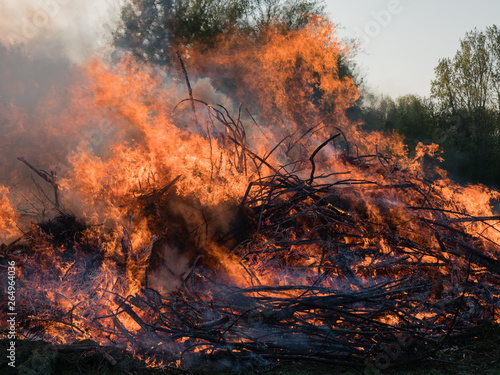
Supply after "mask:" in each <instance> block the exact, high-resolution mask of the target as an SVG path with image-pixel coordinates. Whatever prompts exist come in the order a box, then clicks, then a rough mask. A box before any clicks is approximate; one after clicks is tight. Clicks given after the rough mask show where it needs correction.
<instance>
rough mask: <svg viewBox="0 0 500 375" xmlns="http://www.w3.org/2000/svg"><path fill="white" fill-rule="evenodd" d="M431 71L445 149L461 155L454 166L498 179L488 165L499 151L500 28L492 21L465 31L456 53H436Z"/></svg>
mask: <svg viewBox="0 0 500 375" xmlns="http://www.w3.org/2000/svg"><path fill="white" fill-rule="evenodd" d="M435 72H436V79H435V80H434V81H432V88H431V95H432V98H433V99H434V100H436V102H437V103H438V106H439V107H438V109H439V111H440V116H441V120H440V121H439V123H438V127H439V128H440V133H441V135H443V136H444V139H445V150H446V148H447V149H448V152H450V151H452V150H453V153H454V155H455V156H456V158H457V159H461V160H462V162H461V163H459V164H457V166H456V169H457V171H458V172H459V173H460V174H463V175H466V176H469V177H470V179H471V180H474V181H482V182H487V183H495V184H500V173H499V172H498V171H497V169H496V168H494V167H492V165H495V164H496V163H497V162H498V158H499V157H500V121H499V119H500V113H499V109H500V31H499V30H498V28H497V27H496V26H492V27H488V28H487V29H486V31H484V32H483V31H478V30H476V29H475V30H473V31H471V32H468V33H467V34H466V35H465V38H464V39H463V40H461V41H460V49H459V50H458V51H457V53H456V54H455V56H454V57H453V58H452V59H451V58H445V59H441V60H440V61H439V64H438V66H437V67H436V69H435ZM450 119H452V120H453V121H449V120H450ZM450 123H453V125H452V126H450Z"/></svg>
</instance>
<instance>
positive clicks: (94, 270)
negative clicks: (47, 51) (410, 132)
mask: <svg viewBox="0 0 500 375" xmlns="http://www.w3.org/2000/svg"><path fill="white" fill-rule="evenodd" d="M334 36H335V33H334V30H333V28H332V26H331V25H330V24H328V23H326V22H324V21H321V20H314V21H313V22H312V23H311V24H310V25H309V26H308V27H306V28H305V29H303V30H298V31H294V32H292V33H290V35H287V36H284V35H281V34H280V33H278V32H275V33H273V32H270V33H269V35H268V36H267V37H266V38H263V39H264V40H263V41H261V42H260V43H259V44H258V45H256V46H254V47H253V48H248V46H247V45H244V44H243V43H242V42H241V40H240V39H238V38H235V39H231V40H230V41H229V42H227V44H221V45H220V47H219V49H218V50H217V51H216V52H210V53H206V52H203V53H202V52H200V53H199V54H196V53H195V52H194V51H190V52H189V54H187V53H186V51H180V52H179V67H178V69H177V70H174V71H164V70H161V69H159V68H155V67H151V66H138V65H137V64H136V63H135V62H134V60H133V59H132V58H130V57H127V56H123V58H122V59H121V60H120V61H119V62H114V63H113V64H110V63H106V62H104V61H98V60H92V61H90V62H88V63H86V64H85V65H84V66H81V67H80V68H79V69H80V72H79V75H80V76H83V77H85V78H84V79H81V78H80V79H79V80H77V83H75V84H74V85H73V87H71V89H70V95H69V97H70V98H71V103H70V104H69V105H68V106H67V107H66V108H65V109H64V111H61V112H58V113H57V115H56V114H55V113H51V114H50V116H49V118H48V120H50V121H54V122H56V123H57V124H58V127H57V130H56V129H55V128H54V132H53V133H51V137H52V139H49V145H50V142H51V141H53V140H54V139H64V136H65V134H66V136H68V135H69V134H82V133H83V134H86V135H88V137H87V138H86V139H84V140H83V141H80V142H76V143H75V144H72V145H70V147H69V148H70V150H68V152H67V153H66V154H64V153H63V154H64V159H61V152H59V151H60V150H59V151H54V152H51V151H49V150H48V149H47V153H46V154H38V155H35V156H32V157H31V158H30V156H29V155H21V154H20V155H12V158H13V160H15V163H17V164H16V167H15V170H16V171H22V172H19V173H29V175H30V176H31V178H32V184H31V189H32V192H31V193H29V192H26V191H22V192H16V191H15V190H14V189H13V187H12V186H7V185H6V186H3V187H1V189H0V204H1V206H0V211H1V213H2V214H1V219H0V228H1V232H2V240H3V242H5V244H3V245H2V247H1V262H2V265H3V266H4V267H5V268H6V269H7V268H8V267H9V266H10V265H11V264H15V270H16V289H15V290H16V293H15V307H14V309H13V311H15V313H16V315H15V317H16V318H15V319H16V330H15V333H16V339H22V340H33V341H36V340H45V341H49V342H52V343H54V344H55V345H60V346H63V345H69V344H71V343H74V342H78V341H82V340H89V341H87V342H88V343H89V344H87V346H90V347H93V348H94V349H96V350H97V349H99V350H100V352H101V353H103V355H104V356H105V358H106V359H108V360H109V361H110V362H113V361H114V359H113V357H112V356H111V355H110V354H109V351H110V350H111V349H112V348H120V349H123V350H127V351H128V352H130V353H133V354H134V355H135V356H137V357H138V358H140V359H142V360H144V361H145V362H146V363H148V365H150V366H157V367H160V366H172V367H179V368H188V369H198V368H206V367H207V366H208V365H209V364H211V365H214V366H216V365H217V366H219V365H220V366H230V368H233V369H234V368H236V367H235V366H239V367H238V368H242V369H243V368H254V369H258V370H263V369H268V368H271V367H273V366H275V365H276V364H277V363H279V362H283V361H286V360H304V361H315V362H320V363H330V364H339V365H346V366H354V367H356V366H357V367H359V366H361V367H364V368H371V367H377V368H386V367H388V366H390V365H395V364H399V363H405V362H408V361H415V360H419V359H421V358H425V357H427V356H429V355H432V353H435V351H436V350H439V349H440V348H442V347H443V346H445V345H447V344H448V343H449V342H452V341H453V340H454V339H456V338H460V337H466V336H467V335H468V334H469V332H471V329H473V328H474V327H477V326H478V325H479V324H481V323H482V322H484V321H493V322H497V323H498V322H500V317H499V313H498V311H497V310H498V307H499V296H500V287H499V286H498V279H499V277H500V260H499V254H500V248H499V244H500V231H499V228H500V227H499V224H498V222H499V220H500V216H498V215H495V214H494V213H493V211H492V204H493V203H494V202H495V201H496V200H498V199H499V198H500V196H499V194H498V192H496V191H493V190H490V189H488V188H487V187H485V186H481V185H469V186H461V185H459V184H457V183H455V182H453V181H452V180H450V179H449V178H448V177H447V174H446V172H445V171H443V170H442V169H440V168H439V147H438V146H437V145H434V144H431V145H424V144H419V145H418V146H417V148H416V149H415V150H408V149H407V148H406V147H405V146H404V143H403V140H402V139H401V137H399V136H398V135H397V134H385V133H380V132H368V131H364V130H362V124H358V123H355V122H352V121H350V120H349V119H348V118H347V117H346V115H345V110H346V109H347V108H349V107H350V106H352V105H353V104H354V103H355V101H356V100H357V99H358V97H359V93H358V92H357V90H356V87H355V85H354V84H353V82H352V79H350V78H346V77H343V78H342V77H339V76H338V71H337V61H338V58H339V56H340V55H344V54H346V53H348V51H347V48H346V47H345V46H344V45H343V44H342V43H341V42H340V41H339V40H337V39H336V38H335V37H334ZM181 63H182V65H181ZM229 83H231V84H229ZM186 87H188V89H186ZM228 87H231V88H233V89H234V91H233V92H231V95H229V94H228V92H227V90H228ZM224 90H226V91H224ZM248 93H251V95H248ZM245 100H246V102H245ZM325 113H326V115H325ZM46 115H47V114H46ZM61 134H62V135H61ZM49 138H50V137H49ZM33 158H35V160H33ZM7 290H8V288H7V285H6V287H5V289H4V293H7ZM2 298H4V300H6V299H7V295H4V296H3V297H2ZM8 313H9V311H7V310H5V309H4V310H2V311H1V313H0V314H2V315H1V318H2V319H3V320H4V321H7V319H8V318H9V316H10V315H8ZM9 333H10V331H5V332H4V335H5V337H7V336H8V335H9Z"/></svg>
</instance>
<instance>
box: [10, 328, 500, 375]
mask: <svg viewBox="0 0 500 375" xmlns="http://www.w3.org/2000/svg"><path fill="white" fill-rule="evenodd" d="M89 344H95V343H92V342H90V341H87V342H85V341H83V342H78V343H75V344H73V345H67V346H64V347H56V346H53V345H51V344H49V343H45V342H41V341H28V340H20V341H18V342H17V344H16V368H15V369H14V368H12V367H10V366H8V359H7V355H6V354H5V355H2V356H1V357H0V373H1V374H5V375H9V374H20V375H59V374H61V375H67V374H81V375H86V374H89V375H90V374H92V375H97V374H99V375H100V374H102V375H122V374H126V375H132V374H133V375H159V374H167V375H179V374H192V373H201V374H221V375H237V374H257V373H256V372H252V371H250V369H248V368H247V369H244V368H242V369H241V370H240V371H239V372H236V371H229V370H227V368H228V366H226V367H225V370H224V369H223V368H221V367H220V366H218V369H217V368H216V367H210V368H208V367H207V366H205V367H204V368H202V369H200V370H198V371H195V372H190V371H185V370H176V369H170V368H169V369H159V368H157V369H152V368H147V367H146V366H145V365H144V363H142V362H141V361H138V360H136V359H134V358H133V357H132V356H131V355H130V354H128V353H126V352H123V351H122V350H118V349H113V350H107V351H106V353H109V355H106V354H105V352H104V351H103V350H99V348H95V347H93V346H95V345H89ZM7 347H8V342H7V340H2V341H0V350H1V352H2V353H7ZM228 363H229V362H228ZM229 365H231V364H230V363H229ZM233 368H234V366H233ZM266 374H269V375H326V374H340V375H355V374H372V375H377V374H390V375H423V374H425V375H469V374H480V375H500V325H498V324H492V323H484V324H482V325H481V326H480V327H478V329H477V330H475V331H474V332H473V333H471V335H470V336H468V337H461V338H456V339H454V340H452V341H450V343H449V345H446V346H444V347H443V348H442V349H440V350H438V351H436V352H435V353H434V354H433V355H432V356H431V357H430V358H428V359H426V360H423V361H418V362H412V363H407V364H404V365H400V366H398V367H394V368H388V369H385V370H379V369H376V368H375V369H368V368H366V367H363V366H361V367H360V368H359V369H348V368H340V367H337V366H335V365H328V364H317V363H311V362H307V363H306V362H285V363H283V364H280V365H279V366H277V367H275V368H273V369H270V370H269V371H267V372H266Z"/></svg>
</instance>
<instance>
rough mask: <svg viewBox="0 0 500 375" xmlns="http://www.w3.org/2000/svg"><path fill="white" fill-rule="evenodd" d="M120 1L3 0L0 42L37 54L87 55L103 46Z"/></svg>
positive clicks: (74, 58) (117, 15) (75, 58)
mask: <svg viewBox="0 0 500 375" xmlns="http://www.w3.org/2000/svg"><path fill="white" fill-rule="evenodd" d="M122 5H123V0H86V1H81V0H2V2H0V44H2V45H4V46H7V47H13V46H17V47H18V48H21V49H22V50H23V52H25V53H29V54H30V55H32V56H38V57H66V58H69V59H70V60H72V61H81V60H83V59H86V58H88V57H89V56H90V55H92V54H93V53H94V52H95V51H96V50H99V49H101V48H103V47H105V46H106V45H107V44H108V42H109V41H110V39H111V37H112V36H111V33H112V31H113V30H114V29H115V27H116V23H117V22H118V20H119V18H120V9H121V7H122Z"/></svg>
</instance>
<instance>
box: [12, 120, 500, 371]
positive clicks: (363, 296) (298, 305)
mask: <svg viewBox="0 0 500 375" xmlns="http://www.w3.org/2000/svg"><path fill="white" fill-rule="evenodd" d="M217 119H218V120H219V121H227V119H226V117H224V115H222V114H221V115H220V116H218V117H217ZM221 119H222V120H221ZM238 123H239V120H238ZM224 125H225V126H226V128H228V129H233V130H234V129H236V130H237V129H239V128H238V127H236V125H235V124H234V122H233V126H232V127H231V124H230V123H227V124H224ZM240 133H241V132H240ZM240 133H238V134H240ZM238 134H236V132H235V131H233V133H229V136H228V138H229V139H230V140H231V141H232V142H233V144H235V145H236V148H235V150H236V151H235V155H236V156H235V158H237V160H238V161H239V164H238V163H236V162H235V165H240V166H242V165H243V164H245V162H244V158H243V156H242V155H247V156H248V157H249V158H251V159H253V162H254V163H256V164H258V163H261V164H264V163H265V164H266V165H268V166H270V165H269V163H268V162H267V161H266V160H265V158H258V157H257V156H256V155H255V154H252V153H250V152H247V149H246V145H245V143H244V135H242V136H241V137H240V138H241V139H240V138H238V137H237V135H238ZM242 134H243V133H242ZM338 137H339V134H337V135H335V136H333V137H331V138H330V139H328V140H327V141H326V142H325V143H323V144H322V145H320V146H319V147H318V148H317V149H316V150H315V151H314V152H313V153H312V154H311V155H310V159H309V162H310V163H311V172H310V175H308V176H305V177H304V176H301V175H300V174H298V173H291V172H286V170H285V169H277V168H272V170H274V171H275V173H274V174H272V176H269V177H261V178H259V179H258V180H256V181H254V182H252V184H251V185H250V186H249V188H248V191H247V193H246V194H245V196H244V198H243V200H242V202H241V203H240V209H241V212H245V214H246V215H247V216H248V217H249V221H252V222H253V223H254V228H255V230H254V231H253V232H252V233H250V235H249V236H248V238H247V239H246V240H245V241H243V242H242V243H240V244H239V245H238V246H236V247H235V248H234V249H232V251H231V254H227V255H228V257H233V258H234V257H236V258H237V259H239V267H240V268H239V271H240V273H241V275H240V276H241V280H240V281H241V282H235V280H234V279H231V278H230V277H229V276H227V273H225V272H223V271H221V270H219V271H217V270H214V269H209V268H207V267H205V266H203V265H201V264H199V263H196V262H195V264H194V265H193V267H192V268H191V270H190V272H189V273H188V274H186V275H184V276H183V277H182V283H181V287H180V288H179V289H178V290H176V291H175V292H172V293H160V292H158V291H157V290H155V289H153V288H152V287H150V285H148V282H147V275H146V281H145V283H144V285H143V288H142V289H141V293H139V294H137V295H133V296H127V295H123V294H121V293H120V292H119V291H118V289H119V288H115V289H113V290H108V291H107V292H106V293H108V294H113V296H114V297H113V300H114V302H115V303H116V305H117V306H118V309H117V310H114V311H110V310H109V309H108V310H106V311H108V313H106V314H104V315H99V316H86V317H84V318H85V322H86V324H87V328H88V329H92V330H94V331H97V332H102V333H103V335H104V336H106V335H108V336H109V337H115V338H116V337H122V338H124V339H126V341H127V343H128V346H129V349H130V348H132V349H133V350H134V351H135V353H137V354H140V355H142V356H146V357H149V358H152V357H155V358H157V359H158V360H159V361H162V362H163V363H176V364H177V365H179V364H180V365H181V366H183V367H189V368H196V367H197V366H205V365H206V363H207V361H212V362H217V363H219V364H220V363H222V364H230V365H229V366H230V367H231V368H232V369H234V368H235V367H234V366H235V364H245V365H248V364H249V365H251V366H253V367H255V368H258V369H263V368H266V367H269V366H272V365H273V364H275V363H277V361H283V360H310V361H317V362H325V363H336V364H339V365H347V366H371V365H373V364H377V366H378V367H379V368H382V367H387V366H388V365H390V364H398V363H403V362H406V361H410V360H418V359H420V358H423V357H425V356H429V355H431V354H432V353H434V352H435V351H436V350H439V348H442V347H443V345H446V344H447V343H448V342H450V340H453V339H454V338H455V337H459V336H460V335H463V334H466V333H467V332H469V330H470V329H471V327H475V326H477V325H478V324H479V323H480V322H482V321H485V320H496V319H498V312H497V309H498V307H499V297H500V287H499V283H498V281H499V278H500V261H499V259H498V254H500V252H499V244H497V243H496V242H495V241H494V240H492V239H490V238H488V237H487V235H486V234H485V233H486V231H485V230H483V232H482V233H473V232H472V231H471V230H470V228H471V227H473V226H474V225H475V223H481V225H482V227H483V228H488V229H489V230H492V231H497V230H496V229H495V228H494V227H493V226H492V225H490V223H492V222H494V221H498V220H499V219H500V218H499V217H473V216H470V215H468V214H466V213H463V212H461V211H460V210H458V209H457V210H452V209H443V202H444V200H445V198H444V197H442V196H441V191H440V189H439V188H438V187H437V186H436V185H435V184H434V183H433V182H432V181H429V180H427V179H425V178H423V177H421V176H419V175H418V174H415V173H413V172H409V171H405V170H402V169H398V168H395V167H394V166H393V165H390V162H389V159H387V158H384V157H382V156H381V155H380V154H378V153H377V154H376V155H372V156H371V157H366V156H363V157H359V156H357V157H354V156H351V155H349V154H348V153H345V154H344V155H341V156H339V157H342V158H343V159H344V160H343V162H344V165H345V166H346V167H347V168H351V169H352V170H365V171H366V170H370V171H373V173H374V174H378V175H382V177H383V178H382V179H380V178H378V179H377V180H376V181H369V180H364V179H354V178H347V179H342V178H339V177H341V176H344V175H346V174H348V173H347V172H346V173H345V174H341V175H338V176H336V175H333V174H330V175H317V174H316V161H315V157H316V156H317V155H318V153H319V152H320V151H321V150H322V148H323V147H325V146H326V144H327V143H328V142H331V141H334V140H335V139H336V138H338ZM242 168H243V167H241V168H240V169H242ZM242 170H243V169H242ZM365 175H369V173H367V174H365ZM377 181H378V182H377ZM379 181H384V183H380V182H379ZM173 183H175V181H174V182H173ZM168 186H169V187H170V186H171V184H170V185H168ZM76 237H77V236H74V238H76ZM96 241H97V243H99V241H98V240H96ZM151 246H152V245H151ZM74 247H75V249H77V250H75V251H76V252H78V248H80V249H81V246H76V245H75V246H74ZM96 248H97V246H96ZM14 249H15V246H14V247H9V249H8V250H9V251H10V252H13V251H14ZM18 250H19V248H18ZM84 250H85V249H83V250H82V249H81V252H82V254H83V255H84V256H82V259H84V261H80V262H77V263H76V264H77V266H78V267H76V266H75V267H72V268H71V269H70V270H69V271H67V272H66V273H67V274H68V275H69V276H70V274H71V272H73V273H75V275H76V274H77V275H79V276H78V277H79V278H81V279H82V280H87V279H89V277H90V278H91V276H89V274H92V273H95V269H96V268H98V267H99V266H100V265H101V264H102V260H103V259H102V257H101V256H99V255H97V256H94V257H93V256H91V255H89V254H88V247H87V248H86V250H85V251H84ZM143 250H144V251H143V252H145V253H147V252H150V251H151V247H149V248H145V249H143ZM96 251H97V250H96ZM146 255H147V254H146ZM65 256H68V255H67V254H66V255H65ZM141 257H142V258H143V259H146V258H147V256H144V254H142V255H141ZM45 266H46V267H50V264H45ZM77 268H78V270H76V269H77ZM75 270H76V271H78V272H76V271H75ZM233 271H234V270H233ZM33 272H35V271H33ZM69 276H68V277H69ZM65 277H66V275H65ZM102 282H103V283H105V281H104V280H103V281H102ZM243 285H244V286H243ZM21 287H22V285H21ZM95 290H97V287H96V288H95ZM95 290H94V292H95ZM96 293H97V292H96ZM100 295H101V294H100ZM96 296H97V294H96ZM98 297H99V296H97V297H96V302H95V303H96V304H98V303H99V302H98ZM34 298H35V297H34ZM93 298H94V297H92V296H91V298H89V299H88V301H92V299H93ZM88 301H87V302H86V303H90V302H88ZM36 309H37V308H36V307H35V308H34V310H36ZM74 309H76V306H74ZM57 311H58V312H57V314H56V315H57V316H52V317H50V316H45V317H44V321H45V323H44V324H46V322H47V321H49V320H53V321H55V322H57V323H58V324H61V323H62V324H64V325H66V326H67V327H71V329H74V330H75V329H76V330H79V331H81V332H83V331H82V329H83V330H85V329H87V328H82V327H76V326H75V324H74V323H73V319H74V316H73V309H71V311H67V310H66V311H65V310H64V309H60V310H57ZM32 316H33V314H31V315H28V314H27V315H26V317H25V318H23V317H20V323H21V325H22V326H24V327H28V326H29V324H30V320H32ZM123 316H128V319H129V320H132V321H134V322H135V323H136V325H137V326H138V327H140V329H138V330H137V331H135V332H131V331H130V330H128V329H127V328H126V327H125V326H124V325H123V324H122V323H121V321H122V320H121V318H122V317H123ZM23 319H24V321H23ZM42 329H43V327H42ZM179 361H180V362H179Z"/></svg>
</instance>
